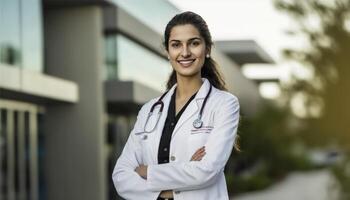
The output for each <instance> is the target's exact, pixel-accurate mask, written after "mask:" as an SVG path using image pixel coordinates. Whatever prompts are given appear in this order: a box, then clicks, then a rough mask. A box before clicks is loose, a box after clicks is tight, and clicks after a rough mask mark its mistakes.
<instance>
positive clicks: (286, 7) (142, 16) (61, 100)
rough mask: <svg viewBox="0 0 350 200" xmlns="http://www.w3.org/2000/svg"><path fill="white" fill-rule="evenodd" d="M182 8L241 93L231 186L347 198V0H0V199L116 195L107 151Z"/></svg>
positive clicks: (145, 96) (158, 87)
mask: <svg viewBox="0 0 350 200" xmlns="http://www.w3.org/2000/svg"><path fill="white" fill-rule="evenodd" d="M187 10H191V11H194V12H196V13H198V14H200V15H201V16H202V17H203V18H204V19H205V20H206V21H207V23H208V25H209V29H210V31H211V33H212V37H213V39H214V41H215V46H214V49H213V51H212V57H213V58H214V59H215V60H216V61H217V62H218V63H219V65H220V70H221V71H222V73H223V74H224V76H225V79H226V83H227V88H228V89H229V91H230V92H231V93H233V94H235V95H236V96H237V97H238V98H239V100H240V104H241V121H240V127H239V131H238V134H239V136H240V140H239V143H240V146H241V152H233V153H232V156H231V158H230V160H229V162H228V164H227V166H226V169H225V172H226V176H227V177H226V178H227V186H228V190H229V193H230V196H231V197H232V198H231V199H233V200H275V199H276V200H277V199H278V200H289V199H293V200H295V199H298V200H299V199H305V200H314V199H315V200H316V199H317V200H348V199H350V194H349V193H350V160H349V154H350V151H349V150H350V128H349V125H350V105H349V104H350V92H349V91H350V78H349V77H350V67H349V64H350V56H349V52H350V1H349V0H308V1H298V0H215V1H214V0H200V1H199V0H0V199H1V200H22V199H23V200H24V199H31V200H36V199H39V200H62V199H65V200H70V199H71V200H73V199H74V200H76V199H84V200H90V199H91V200H97V199H98V200H107V199H108V200H117V199H121V198H120V197H118V195H117V194H116V192H115V189H114V186H113V183H112V180H111V174H112V170H113V167H114V164H115V162H116V159H117V158H118V156H119V155H120V153H121V151H122V149H123V146H124V144H125V142H126V139H127V137H128V134H129V133H130V130H131V128H132V127H133V124H134V122H135V118H136V115H137V112H138V110H139V109H140V107H141V106H142V105H143V104H144V103H145V102H147V101H148V100H149V99H151V98H153V97H155V96H157V95H160V94H161V93H162V92H164V91H165V82H166V80H167V77H168V75H169V73H170V72H171V66H170V64H169V63H168V62H167V58H166V54H165V51H164V48H163V47H162V34H163V31H164V28H165V25H166V23H167V22H168V21H169V20H170V19H171V18H172V17H173V16H174V15H175V14H177V13H179V12H182V11H187Z"/></svg>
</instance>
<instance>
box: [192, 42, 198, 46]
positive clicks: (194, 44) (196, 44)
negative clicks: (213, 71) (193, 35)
mask: <svg viewBox="0 0 350 200" xmlns="http://www.w3.org/2000/svg"><path fill="white" fill-rule="evenodd" d="M199 44H200V43H199V42H197V41H195V42H192V45H193V46H198V45H199Z"/></svg>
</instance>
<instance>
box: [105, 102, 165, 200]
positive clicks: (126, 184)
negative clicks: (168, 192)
mask: <svg viewBox="0 0 350 200" xmlns="http://www.w3.org/2000/svg"><path fill="white" fill-rule="evenodd" d="M143 109H144V108H143ZM143 109H141V111H140V112H139V114H138V117H137V120H136V123H135V126H134V129H133V130H132V131H131V133H130V135H129V138H128V141H127V142H126V144H125V146H124V149H123V152H122V154H121V155H120V157H119V158H118V160H117V163H116V165H115V167H114V170H113V174H112V179H113V183H114V186H115V188H116V190H117V192H118V194H119V195H120V196H121V197H123V198H124V199H128V200H137V199H145V200H147V199H149V200H154V199H157V197H158V195H159V193H160V191H158V192H157V191H150V190H149V189H148V188H147V184H146V180H145V179H143V178H141V177H140V176H139V175H138V174H137V173H136V172H135V168H136V167H138V166H139V165H141V164H143V161H142V156H141V147H140V143H139V142H140V141H139V139H138V138H137V136H136V135H135V134H134V133H135V131H136V130H141V129H142V127H143V126H142V124H141V122H140V121H141V120H140V114H141V113H143V111H142V110H143ZM142 130H143V129H142ZM136 132H137V131H136Z"/></svg>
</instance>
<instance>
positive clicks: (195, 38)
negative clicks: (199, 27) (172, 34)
mask: <svg viewBox="0 0 350 200" xmlns="http://www.w3.org/2000/svg"><path fill="white" fill-rule="evenodd" d="M193 40H202V39H201V38H200V37H194V38H191V39H189V40H188V41H189V42H191V41H193ZM170 42H181V41H180V40H170V41H169V43H170Z"/></svg>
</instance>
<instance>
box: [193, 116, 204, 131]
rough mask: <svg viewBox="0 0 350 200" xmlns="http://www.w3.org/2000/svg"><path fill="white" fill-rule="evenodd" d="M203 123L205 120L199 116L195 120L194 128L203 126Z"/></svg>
mask: <svg viewBox="0 0 350 200" xmlns="http://www.w3.org/2000/svg"><path fill="white" fill-rule="evenodd" d="M202 125H203V121H202V120H201V119H200V118H197V119H196V120H194V121H193V127H194V128H197V129H198V128H201V127H202Z"/></svg>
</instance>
